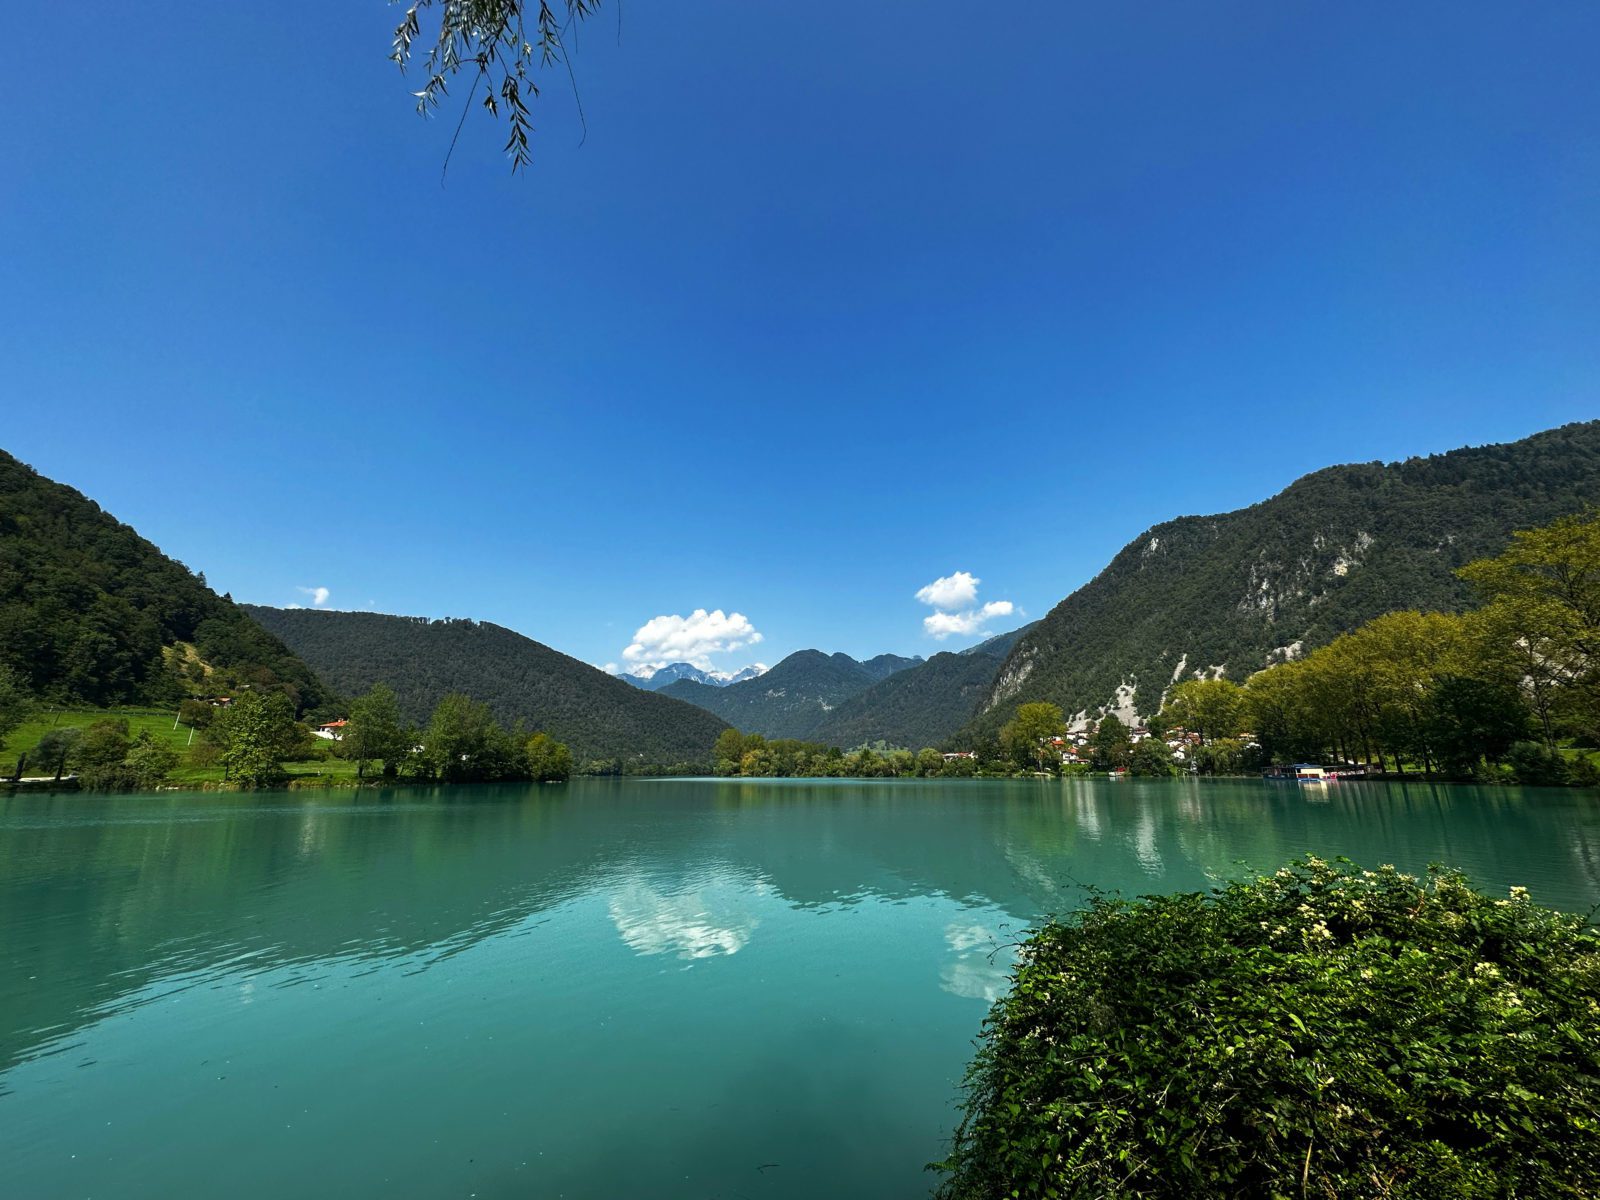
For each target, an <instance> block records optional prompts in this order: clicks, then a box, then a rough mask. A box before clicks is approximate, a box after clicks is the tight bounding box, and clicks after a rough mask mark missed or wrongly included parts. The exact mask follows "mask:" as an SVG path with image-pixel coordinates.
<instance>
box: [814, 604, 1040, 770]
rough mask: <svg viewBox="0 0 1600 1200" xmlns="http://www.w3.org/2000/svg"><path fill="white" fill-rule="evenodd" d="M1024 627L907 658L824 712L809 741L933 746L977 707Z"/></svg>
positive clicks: (848, 745) (847, 745)
mask: <svg viewBox="0 0 1600 1200" xmlns="http://www.w3.org/2000/svg"><path fill="white" fill-rule="evenodd" d="M1028 628H1030V627H1029V626H1023V628H1022V629H1016V630H1013V631H1012V632H1010V633H1002V634H997V635H996V636H994V637H992V638H990V639H989V640H988V641H984V642H979V643H978V644H977V645H976V646H968V647H967V648H966V649H965V650H960V651H957V652H954V653H945V654H935V655H934V656H933V657H932V658H930V659H928V660H927V661H926V662H924V661H922V660H920V659H916V660H911V665H910V666H908V667H906V668H905V669H904V670H901V671H897V672H895V673H894V674H892V675H889V676H886V677H885V678H883V679H881V680H879V681H878V682H877V683H875V684H873V685H872V686H871V687H869V688H867V689H866V690H865V691H864V692H861V693H860V694H858V695H855V696H852V697H850V699H848V700H846V701H844V702H843V703H841V704H840V705H839V706H838V707H837V708H835V709H834V710H833V711H832V712H830V713H828V714H827V715H826V716H825V717H824V718H823V719H822V720H821V721H820V722H819V723H818V724H817V726H816V727H815V728H814V729H813V730H812V731H811V733H810V734H809V735H808V736H809V737H810V739H811V740H813V741H818V742H823V743H826V744H827V745H830V746H839V747H841V748H843V749H847V750H848V749H851V748H853V747H856V746H868V745H874V744H876V743H878V742H887V743H888V744H889V745H891V746H901V747H904V748H906V749H908V750H915V749H919V748H921V747H923V746H937V745H939V744H941V743H942V742H943V741H944V740H945V739H946V738H948V737H949V736H950V735H951V734H953V733H955V732H956V730H958V729H960V728H961V727H962V726H963V725H965V724H966V723H967V721H969V720H971V719H972V715H973V713H974V712H976V711H977V707H978V702H979V701H980V700H982V699H983V698H984V697H985V696H986V695H987V694H988V691H989V685H990V684H991V683H993V682H994V677H995V672H997V671H998V670H999V669H1000V664H1001V662H1002V661H1003V660H1004V659H1005V657H1006V655H1007V654H1008V653H1009V652H1010V650H1011V647H1012V645H1013V644H1014V643H1015V642H1016V640H1017V638H1018V637H1019V636H1021V634H1022V633H1023V632H1025V631H1026V630H1027V629H1028Z"/></svg>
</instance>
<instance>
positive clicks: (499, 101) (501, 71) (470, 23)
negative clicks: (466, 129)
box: [389, 0, 600, 171]
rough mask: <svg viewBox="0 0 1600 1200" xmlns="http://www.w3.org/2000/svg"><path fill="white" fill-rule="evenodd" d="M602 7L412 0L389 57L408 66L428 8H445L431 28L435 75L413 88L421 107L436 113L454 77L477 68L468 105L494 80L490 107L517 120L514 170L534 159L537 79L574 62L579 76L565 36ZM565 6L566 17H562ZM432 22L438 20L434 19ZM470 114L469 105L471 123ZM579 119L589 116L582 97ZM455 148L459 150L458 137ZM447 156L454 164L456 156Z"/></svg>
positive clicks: (518, 0)
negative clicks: (531, 104)
mask: <svg viewBox="0 0 1600 1200" xmlns="http://www.w3.org/2000/svg"><path fill="white" fill-rule="evenodd" d="M394 2H395V3H400V2H402V0H394ZM599 7H600V0H411V6H410V7H409V8H407V9H406V14H405V16H404V17H403V18H402V19H401V21H400V24H399V25H397V26H396V27H395V31H394V44H393V47H392V48H391V50H390V52H389V58H390V59H391V60H392V61H393V62H394V63H395V65H396V66H398V67H399V68H400V70H401V71H404V70H405V69H406V67H407V66H408V65H410V64H411V62H412V57H413V52H414V51H415V49H416V48H417V42H418V39H419V38H422V15H423V13H424V12H426V13H427V14H428V15H429V17H430V18H431V17H433V16H434V15H435V14H437V17H438V28H437V31H436V32H434V31H433V30H431V29H430V36H432V38H433V44H432V45H431V46H430V47H429V49H428V53H427V57H426V58H425V59H424V60H423V68H424V69H425V70H426V71H427V73H428V81H427V83H426V84H424V85H423V87H422V89H421V90H420V91H416V92H412V93H411V94H412V95H413V96H414V97H416V101H417V111H418V112H419V113H421V114H422V115H423V116H427V115H429V114H430V113H432V112H433V111H434V110H435V109H437V108H438V107H439V106H440V104H441V103H442V102H443V101H444V99H445V98H446V97H447V96H448V95H449V94H450V89H449V81H450V80H452V79H454V78H455V77H456V76H457V75H459V74H460V73H461V72H462V71H468V72H470V73H471V75H472V89H471V91H470V92H469V93H468V96H467V107H470V106H471V104H472V101H473V98H474V97H475V96H476V95H477V92H478V88H479V86H480V85H483V84H487V87H485V89H484V95H483V107H484V108H485V109H487V110H488V112H489V114H490V115H491V116H494V117H499V116H500V115H501V113H502V111H503V112H504V114H505V117H506V120H507V121H508V122H509V123H510V126H511V133H510V137H509V138H508V139H507V141H506V145H505V151H506V153H507V154H508V155H509V156H510V158H511V169H512V170H513V171H517V170H520V169H521V168H523V167H526V166H528V165H529V164H530V163H531V162H532V161H533V157H532V154H531V152H530V151H529V148H528V135H529V134H531V133H532V132H533V119H532V117H531V115H530V114H529V112H528V101H530V100H533V99H536V98H537V97H538V95H539V85H538V83H537V82H536V78H535V77H536V75H537V73H538V71H540V70H543V69H546V68H549V67H553V66H556V65H558V64H560V65H562V66H564V67H565V68H566V71H567V77H568V79H572V78H573V76H572V64H571V63H570V62H569V61H568V59H567V53H566V47H565V45H564V44H563V42H562V35H563V34H564V33H565V32H566V31H567V30H568V29H571V28H573V27H574V25H575V22H577V21H579V20H582V19H583V18H586V17H589V16H592V15H593V14H594V13H595V12H596V10H598V9H599ZM558 10H559V12H560V13H561V16H558V15H557V13H558ZM429 24H430V26H431V25H432V21H431V19H430V22H429ZM424 44H426V39H424ZM574 91H576V83H574ZM466 112H467V108H466V107H464V108H463V110H462V114H461V118H462V121H463V122H464V121H465V120H466ZM578 119H579V121H580V122H582V120H583V108H582V105H581V103H580V105H579V108H578ZM460 132H461V126H460V124H458V125H457V126H456V134H457V135H458V136H459V134H460ZM450 146H451V149H452V150H454V148H455V138H452V139H451V141H450ZM445 162H446V165H448V164H449V156H448V155H446V158H445Z"/></svg>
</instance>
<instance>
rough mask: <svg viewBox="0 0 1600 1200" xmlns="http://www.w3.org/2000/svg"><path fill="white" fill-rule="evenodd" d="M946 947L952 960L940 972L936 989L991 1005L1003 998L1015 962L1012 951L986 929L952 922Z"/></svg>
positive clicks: (946, 937)
mask: <svg viewBox="0 0 1600 1200" xmlns="http://www.w3.org/2000/svg"><path fill="white" fill-rule="evenodd" d="M944 940H945V944H946V945H947V946H949V947H950V951H951V953H952V954H954V955H955V958H954V959H953V960H952V961H950V962H947V963H946V964H945V965H944V967H943V969H941V970H940V972H939V986H940V987H942V988H943V989H944V990H945V991H947V992H949V993H950V994H951V995H955V996H962V997H965V998H966V999H968V1000H983V1001H985V1002H987V1003H989V1004H993V1003H994V1002H995V1001H996V1000H998V999H999V998H1000V997H1001V995H1002V994H1004V992H1005V990H1006V987H1007V985H1008V984H1009V983H1010V979H1011V968H1012V965H1013V963H1015V961H1016V951H1015V949H1014V948H1013V947H1012V946H1010V945H1008V944H1005V943H1003V942H1002V939H1001V938H1000V936H999V935H998V934H996V933H995V932H994V931H993V930H991V929H990V928H989V927H988V926H986V925H979V924H977V923H975V922H974V923H969V924H963V923H961V922H959V921H952V922H951V923H950V924H949V925H947V926H945V930H944Z"/></svg>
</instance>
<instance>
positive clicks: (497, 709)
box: [248, 605, 725, 766]
mask: <svg viewBox="0 0 1600 1200" xmlns="http://www.w3.org/2000/svg"><path fill="white" fill-rule="evenodd" d="M248 611H249V612H250V614H251V615H252V616H254V617H255V618H256V619H257V620H258V621H260V622H261V623H262V624H263V625H265V626H266V627H267V628H268V629H269V630H271V631H272V632H273V633H275V634H277V635H278V636H279V637H281V638H282V639H283V640H284V641H285V642H287V643H288V644H289V645H290V646H291V647H293V648H294V650H295V651H296V653H298V654H300V655H301V656H302V657H303V658H305V660H306V661H307V662H309V663H311V664H312V665H313V666H315V667H316V669H317V670H318V671H320V672H321V673H322V675H323V677H324V678H326V679H327V680H328V681H329V682H330V683H331V684H332V685H333V686H334V687H336V688H338V689H339V690H340V691H341V692H343V693H344V694H346V695H352V696H353V695H356V694H358V693H360V692H364V691H366V690H367V689H368V688H370V687H371V686H372V685H373V684H375V683H384V684H387V685H388V686H389V687H391V688H393V689H394V692H395V695H396V697H397V698H398V699H399V701H400V707H401V712H402V713H403V715H404V717H405V719H406V720H408V721H413V722H416V723H419V724H420V723H422V722H424V721H426V720H427V719H428V715H429V713H431V712H432V711H433V708H434V706H435V705H436V704H438V703H439V700H440V699H441V698H442V697H443V696H445V695H446V694H447V693H450V692H464V693H466V694H467V695H469V696H471V697H472V698H473V699H475V700H481V701H483V702H484V703H486V704H488V705H489V707H490V709H491V710H492V711H493V713H494V715H495V718H496V720H498V721H499V722H500V723H501V724H502V725H506V726H511V725H514V724H516V723H517V722H519V721H520V722H521V723H522V725H523V726H524V727H525V728H526V729H528V730H529V731H533V730H543V731H544V732H545V733H548V734H550V735H551V736H552V737H554V738H556V739H557V740H558V741H562V742H565V743H566V744H567V745H568V746H570V747H571V748H572V753H573V754H574V755H575V756H576V757H577V758H578V759H579V760H580V761H581V760H584V759H594V758H604V759H610V758H621V759H623V760H624V761H626V762H632V763H636V764H637V763H644V764H652V765H658V766H668V765H671V764H675V763H682V762H702V761H709V760H710V757H711V746H712V743H713V742H715V741H716V738H717V734H719V733H721V732H722V730H723V729H724V728H725V726H724V725H723V723H722V722H721V721H719V720H718V719H717V718H716V717H714V716H712V715H711V714H710V713H707V712H704V711H702V710H701V709H698V708H696V707H694V706H693V705H691V704H685V703H683V702H682V701H679V700H672V699H669V698H668V697H666V696H663V695H660V694H659V693H655V692H647V691H641V690H640V689H638V688H636V687H633V686H631V685H629V684H626V683H624V682H623V681H622V680H620V679H617V678H616V677H614V676H611V675H607V674H606V673H605V672H604V671H600V670H596V669H595V668H594V667H591V666H590V665H589V664H588V663H583V662H579V661H578V660H577V659H575V658H568V657H567V656H566V655H565V654H562V653H560V652H559V651H556V650H552V649H551V648H550V647H549V646H546V645H543V644H541V643H539V642H536V641H534V640H533V639H532V638H527V637H524V636H523V635H522V634H520V633H517V632H515V631H513V630H510V629H505V628H503V627H501V626H499V625H491V624H489V623H488V622H477V621H458V620H446V621H430V620H427V619H426V618H424V617H392V616H385V615H384V614H382V613H357V612H325V611H318V610H315V609H304V608H302V609H283V608H258V607H255V606H253V605H252V606H248ZM707 690H709V691H717V690H718V689H715V688H711V689H707Z"/></svg>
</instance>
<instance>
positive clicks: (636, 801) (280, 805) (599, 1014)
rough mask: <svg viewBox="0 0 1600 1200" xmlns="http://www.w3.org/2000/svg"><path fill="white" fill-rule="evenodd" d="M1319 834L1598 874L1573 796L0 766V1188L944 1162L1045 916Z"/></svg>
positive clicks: (724, 1190) (122, 1189) (662, 1187)
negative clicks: (330, 777) (351, 781)
mask: <svg viewBox="0 0 1600 1200" xmlns="http://www.w3.org/2000/svg"><path fill="white" fill-rule="evenodd" d="M1307 850H1312V851H1315V852H1317V853H1320V854H1323V855H1334V854H1346V855H1349V856H1351V857H1352V858H1355V859H1357V860H1358V861H1360V862H1363V863H1365V864H1377V863H1384V862H1392V863H1395V864H1396V865H1398V866H1400V867H1402V868H1404V869H1412V870H1416V869H1421V868H1422V867H1424V866H1425V865H1426V864H1427V863H1429V862H1430V861H1444V862H1448V863H1451V864H1453V865H1456V866H1459V867H1462V868H1463V869H1465V870H1466V871H1468V872H1469V873H1470V874H1471V875H1472V876H1473V877H1474V878H1475V879H1476V880H1478V881H1479V882H1480V883H1481V884H1483V885H1484V886H1486V887H1492V888H1496V889H1500V888H1504V887H1507V886H1509V885H1510V884H1514V883H1519V884H1525V885H1526V886H1527V887H1528V888H1529V889H1530V890H1531V891H1532V893H1533V896H1534V898H1535V899H1537V900H1540V901H1543V902H1545V903H1548V904H1553V905H1557V906H1560V907H1563V908H1568V909H1575V910H1577V909H1583V910H1587V909H1589V908H1590V907H1591V906H1593V905H1594V904H1595V903H1596V902H1597V901H1600V804H1597V803H1596V802H1595V801H1594V800H1593V798H1592V797H1586V796H1580V795H1576V794H1573V793H1568V792H1558V791H1548V792H1546V791H1510V790H1505V789H1498V790H1479V789H1473V788H1466V787H1442V786H1441V787H1436V786H1417V785H1408V786H1403V787H1402V786H1399V785H1359V784H1340V785H1336V786H1333V787H1329V788H1326V789H1317V790H1314V791H1313V790H1311V789H1297V788H1295V787H1293V786H1292V785H1281V784H1274V785H1269V784H1261V783H1256V782H1254V781H1251V782H1227V783H1214V784H1205V783H1193V782H1178V781H1174V782H1171V783H1140V782H1118V783H1085V782H1073V783H1049V784H1041V783H1037V782H1033V781H1029V782H1019V783H979V782H959V783H921V782H909V781H906V782H882V783H861V782H852V781H823V782H816V783H813V782H800V781H794V782H788V781H782V782H763V783H750V782H739V781H727V782H713V781H660V782H651V781H646V782H608V781H589V782H580V783H574V784H572V785H570V786H568V787H565V788H549V787H546V788H532V789H527V788H483V789H466V790H455V791H451V792H448V793H438V794H433V793H427V792H419V791H414V790H407V791H395V792H392V793H363V794H360V795H356V794H354V793H350V792H335V793H325V794H319V793H305V792H294V793H281V794H273V795H266V796H217V795H182V794H171V793H165V794H161V795H155V796H131V797H128V796H123V797H93V796H68V797H19V798H12V799H9V800H0V1163H3V1164H4V1166H3V1168H0V1170H3V1174H4V1178H5V1183H4V1186H3V1187H0V1191H4V1192H5V1193H6V1194H7V1195H10V1196H17V1197H30V1198H31V1197H41V1198H43V1197H56V1196H61V1197H134V1196H137V1197H163V1198H165V1197H173V1196H181V1195H227V1196H231V1197H240V1198H251V1197H275V1198H276V1197H282V1196H335V1195H339V1196H377V1195H383V1196H399V1197H413V1196H415V1197H435V1196H439V1197H450V1196H463V1197H465V1196H474V1195H476V1196H480V1197H555V1196H567V1197H597V1198H598V1197H605V1198H610V1197H619V1196H630V1195H631V1196H650V1197H686V1198H687V1197H695V1198H702V1197H728V1198H734V1200H737V1198H739V1197H743V1198H745V1200H757V1198H771V1197H807V1198H810V1197H817V1196H831V1197H844V1198H850V1197H861V1198H867V1197H870V1198H872V1200H884V1198H894V1197H916V1196H923V1195H925V1194H926V1192H927V1190H928V1187H929V1184H930V1181H931V1177H930V1176H929V1175H927V1174H926V1173H925V1172H923V1170H922V1169H921V1167H922V1164H923V1163H924V1162H926V1161H928V1160H929V1159H931V1158H935V1157H937V1156H938V1155H939V1154H940V1152H941V1149H942V1147H943V1144H944V1139H945V1137H946V1136H947V1135H948V1133H949V1130H950V1128H951V1126H952V1124H953V1120H954V1115H955V1111H954V1102H955V1100H956V1095H957V1091H956V1089H957V1083H958V1081H959V1079H960V1075H961V1072H962V1069H963V1067H964V1065H965V1063H966V1060H967V1057H968V1055H969V1052H970V1050H971V1040H972V1037H973V1035H974V1033H975V1032H976V1031H977V1028H978V1025H979V1022H980V1021H981V1020H982V1018H983V1015H984V1012H985V1011H986V1008H987V1005H988V1003H989V1002H990V1001H991V1000H992V999H993V998H994V997H995V995H996V994H997V993H998V991H999V990H1000V989H1001V988H1002V987H1003V986H1004V982H1005V978H1006V974H1007V971H1008V969H1009V965H1010V959H1009V951H1008V949H1007V947H1008V944H1009V943H1010V942H1012V941H1013V940H1014V939H1015V938H1016V936H1017V935H1018V934H1019V933H1020V931H1022V930H1023V929H1025V928H1026V927H1027V926H1028V925H1029V924H1030V923H1031V922H1033V921H1035V920H1036V919H1037V918H1038V917H1039V916H1040V915H1042V914H1044V913H1048V912H1052V911H1062V910H1064V909H1067V908H1070V907H1072V906H1074V905H1075V904H1076V903H1077V902H1078V899H1077V898H1078V896H1079V894H1080V893H1079V892H1078V890H1077V889H1076V886H1075V885H1076V884H1079V883H1087V884H1094V885H1097V886H1099V887H1102V888H1111V889H1121V890H1123V891H1125V892H1129V893H1138V892H1150V891H1171V890H1181V889H1193V888H1199V887H1204V886H1205V885H1206V884H1207V883H1208V881H1211V880H1215V879H1218V878H1221V877H1223V876H1226V875H1229V874H1233V873H1237V871H1238V870H1239V867H1238V864H1239V863H1241V862H1247V863H1249V864H1251V865H1253V866H1256V867H1260V868H1269V867H1274V866H1276V865H1278V863H1280V862H1281V861H1282V860H1283V859H1285V858H1288V857H1290V856H1292V855H1296V854H1299V853H1302V852H1304V851H1307Z"/></svg>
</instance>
